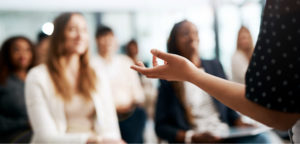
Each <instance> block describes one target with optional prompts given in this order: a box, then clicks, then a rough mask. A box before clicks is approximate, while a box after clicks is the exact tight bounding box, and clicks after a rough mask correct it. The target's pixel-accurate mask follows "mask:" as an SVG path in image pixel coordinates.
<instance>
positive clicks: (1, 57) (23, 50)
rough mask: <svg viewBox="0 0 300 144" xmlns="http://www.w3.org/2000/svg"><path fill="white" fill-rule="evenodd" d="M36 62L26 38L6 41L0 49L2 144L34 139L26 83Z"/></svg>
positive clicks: (31, 47)
mask: <svg viewBox="0 0 300 144" xmlns="http://www.w3.org/2000/svg"><path fill="white" fill-rule="evenodd" d="M33 60H34V53H33V44H32V43H31V41H30V40H29V39H27V38H26V37H23V36H15V37H11V38H9V39H7V40H6V41H4V43H3V45H2V47H1V50H0V143H10V142H21V143H26V142H29V140H30V138H31V135H32V132H31V128H30V125H29V120H28V117H27V112H26V106H25V96H24V80H25V78H26V76H27V72H28V70H29V69H30V68H31V67H32V66H33Z"/></svg>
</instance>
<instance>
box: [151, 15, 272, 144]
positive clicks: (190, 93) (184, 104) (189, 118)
mask: <svg viewBox="0 0 300 144" xmlns="http://www.w3.org/2000/svg"><path fill="white" fill-rule="evenodd" d="M198 45H199V37H198V30H197V28H196V26H195V25H194V24H193V23H191V22H189V21H186V20H184V21H181V22H179V23H177V24H175V26H174V27H173V29H172V30H171V34H170V37H169V40H168V43H167V50H168V53H172V54H177V55H180V56H183V57H185V58H187V59H188V60H190V61H191V62H192V63H193V64H194V65H195V66H196V67H198V68H199V69H200V70H201V71H205V72H207V73H209V74H212V75H214V76H217V77H220V78H222V79H226V76H225V73H224V71H223V68H222V65H221V64H220V62H219V61H218V60H203V59H201V58H200V56H199V53H198ZM155 123H156V126H155V130H156V133H157V135H158V136H159V137H160V138H162V139H166V140H168V141H169V142H185V143H191V142H192V143H202V142H213V143H216V142H237V143H243V142H247V143H265V142H268V141H267V138H266V137H265V136H264V135H263V134H260V135H255V136H246V137H239V138H232V139H221V138H220V137H221V136H222V134H224V133H226V132H228V131H229V128H230V127H248V126H250V125H248V124H246V123H243V121H242V120H241V117H240V116H239V115H238V114H237V113H236V112H235V111H233V110H231V109H229V108H228V107H226V106H225V105H223V104H221V103H220V102H219V101H217V100H216V99H214V98H213V97H211V96H210V95H209V94H207V93H206V92H204V91H203V90H202V89H199V88H197V87H196V86H194V85H193V84H191V83H189V82H168V81H165V80H161V85H160V88H159V95H158V100H157V105H156V116H155Z"/></svg>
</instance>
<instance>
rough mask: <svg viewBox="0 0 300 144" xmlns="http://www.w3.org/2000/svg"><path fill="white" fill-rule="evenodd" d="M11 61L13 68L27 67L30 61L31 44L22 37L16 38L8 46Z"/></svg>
mask: <svg viewBox="0 0 300 144" xmlns="http://www.w3.org/2000/svg"><path fill="white" fill-rule="evenodd" d="M10 53H11V62H12V65H13V66H14V67H15V69H17V70H19V69H28V67H29V66H30V65H31V63H32V57H33V53H32V49H31V45H30V44H29V43H28V42H27V41H26V40H24V39H17V40H16V41H15V42H14V43H13V44H12V47H11V48H10Z"/></svg>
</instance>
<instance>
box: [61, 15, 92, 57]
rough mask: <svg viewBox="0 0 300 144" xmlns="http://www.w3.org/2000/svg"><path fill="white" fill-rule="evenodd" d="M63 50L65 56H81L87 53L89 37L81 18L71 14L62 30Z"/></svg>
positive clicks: (83, 20) (84, 22)
mask: <svg viewBox="0 0 300 144" xmlns="http://www.w3.org/2000/svg"><path fill="white" fill-rule="evenodd" d="M64 36H65V42H64V48H65V51H66V53H67V54H79V55H82V54H84V53H85V52H86V51H87V48H88V44H89V36H88V32H87V24H86V21H85V19H84V18H83V16H81V15H79V14H73V15H72V16H71V18H70V20H69V22H68V23H67V25H66V27H65V29H64Z"/></svg>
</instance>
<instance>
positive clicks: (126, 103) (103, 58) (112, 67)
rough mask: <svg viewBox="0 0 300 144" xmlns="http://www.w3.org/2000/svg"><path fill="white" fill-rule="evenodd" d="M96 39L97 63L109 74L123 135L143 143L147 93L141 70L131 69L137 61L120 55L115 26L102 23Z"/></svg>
mask: <svg viewBox="0 0 300 144" xmlns="http://www.w3.org/2000/svg"><path fill="white" fill-rule="evenodd" d="M96 42H97V46H98V54H99V55H98V56H96V57H95V58H94V59H93V62H94V63H95V65H97V68H98V69H99V70H100V71H105V72H106V74H107V75H108V78H109V82H110V83H109V84H110V86H111V88H112V96H113V99H114V102H115V106H116V109H117V114H118V118H119V125H120V130H121V135H122V138H123V139H124V140H125V141H126V142H128V143H142V142H143V133H144V128H145V123H146V117H147V116H146V112H145V110H144V108H143V105H144V101H145V96H144V92H143V88H142V86H141V83H140V80H139V77H138V73H137V72H135V71H133V70H131V69H129V67H130V65H132V64H134V63H133V61H132V60H131V59H130V58H129V57H128V56H126V55H121V54H117V51H118V49H119V47H118V44H117V40H116V38H115V36H114V33H113V31H112V29H111V28H109V27H106V26H99V27H98V29H97V32H96Z"/></svg>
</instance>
